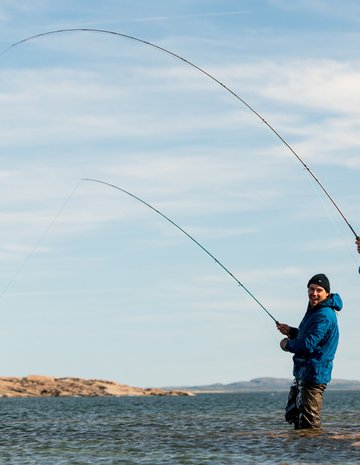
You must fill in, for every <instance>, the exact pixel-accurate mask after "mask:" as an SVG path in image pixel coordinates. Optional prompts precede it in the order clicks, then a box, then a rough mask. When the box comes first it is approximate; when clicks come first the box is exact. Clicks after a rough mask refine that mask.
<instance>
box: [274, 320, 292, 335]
mask: <svg viewBox="0 0 360 465" xmlns="http://www.w3.org/2000/svg"><path fill="white" fill-rule="evenodd" d="M276 327H277V329H278V330H279V331H280V333H281V334H285V336H288V337H289V336H290V326H289V325H286V324H285V323H276Z"/></svg>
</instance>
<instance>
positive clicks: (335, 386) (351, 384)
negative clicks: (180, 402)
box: [173, 377, 360, 393]
mask: <svg viewBox="0 0 360 465" xmlns="http://www.w3.org/2000/svg"><path fill="white" fill-rule="evenodd" d="M292 381H293V380H292V379H287V378H271V377H262V378H254V379H252V380H250V381H237V382H234V383H230V384H222V383H214V384H208V385H202V386H182V387H181V388H179V387H177V388H173V389H186V390H189V391H191V392H194V393H205V392H206V393H226V392H229V393H230V392H245V391H284V390H286V391H287V390H288V389H289V387H290V385H291V383H292ZM328 389H329V390H343V391H345V390H360V381H357V380H346V379H334V380H332V381H331V383H329V385H328Z"/></svg>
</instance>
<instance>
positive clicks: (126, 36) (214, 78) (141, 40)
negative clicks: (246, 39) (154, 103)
mask: <svg viewBox="0 0 360 465" xmlns="http://www.w3.org/2000/svg"><path fill="white" fill-rule="evenodd" d="M66 32H94V33H101V34H110V35H113V36H116V37H122V38H126V39H130V40H134V41H136V42H139V43H142V44H145V45H148V46H150V47H152V48H154V49H156V50H159V51H161V52H165V53H167V54H168V55H171V56H172V57H174V58H176V59H178V60H181V61H182V62H184V63H186V64H187V65H189V66H191V67H192V68H194V69H196V70H197V71H199V72H200V73H202V74H204V75H205V76H207V77H208V78H209V79H211V80H212V81H214V82H215V83H216V84H218V85H220V86H221V87H222V88H223V89H225V90H226V91H227V92H229V93H230V94H231V95H233V96H234V97H235V98H236V99H237V100H239V101H240V102H241V103H242V104H243V105H245V106H246V107H247V108H248V109H249V110H250V111H251V112H252V113H253V114H254V115H256V116H257V117H258V118H259V119H260V120H261V121H262V122H263V123H264V124H265V125H266V126H267V127H268V128H269V129H270V130H271V131H272V132H273V133H274V134H275V136H276V137H277V138H278V139H280V141H281V142H282V143H283V144H285V146H286V147H287V148H288V149H289V150H290V152H291V153H292V154H293V155H294V156H295V157H296V158H297V160H298V161H299V162H300V163H301V164H302V165H303V167H304V168H305V170H306V171H307V172H308V174H309V175H310V176H311V177H312V178H313V179H314V180H315V182H316V183H317V184H318V185H319V187H320V188H321V190H322V191H323V193H324V194H325V195H326V197H327V198H328V200H329V201H330V202H331V203H332V205H333V206H334V207H335V209H336V210H337V212H338V213H339V214H340V216H341V218H342V219H343V220H344V221H345V223H346V225H347V226H348V227H349V229H350V230H351V232H352V233H353V234H354V236H355V238H358V234H357V233H356V232H355V230H354V229H353V227H352V226H351V224H350V223H349V221H348V220H347V218H346V217H345V215H344V213H343V212H342V211H341V209H340V207H339V206H338V205H337V203H336V202H335V200H334V199H333V198H332V197H331V195H330V193H329V192H328V191H327V189H326V188H325V187H324V186H323V184H322V183H321V182H320V181H319V179H318V178H317V177H316V175H315V174H314V172H313V171H312V170H311V169H310V168H309V167H308V166H307V165H306V163H305V162H304V161H303V160H302V158H301V157H300V156H299V155H298V153H297V152H296V151H295V150H294V149H293V148H292V147H291V145H290V144H289V143H288V142H287V141H286V140H285V139H284V138H283V137H282V136H281V135H280V134H279V133H278V132H277V130H276V129H275V128H274V127H273V126H272V125H271V124H270V123H268V122H267V121H266V120H265V119H264V118H263V117H262V116H261V115H260V113H258V112H257V111H256V110H255V108H253V107H252V106H251V105H250V104H249V103H247V102H246V101H245V100H244V99H243V98H241V97H240V96H239V95H238V94H237V93H236V92H234V91H233V90H232V89H230V88H229V87H228V86H226V85H225V84H223V83H222V82H221V81H219V80H218V79H217V78H216V77H215V76H213V75H212V74H210V73H209V72H207V71H206V70H204V69H203V68H201V67H200V66H198V65H196V64H195V63H192V62H191V61H189V60H187V59H186V58H184V57H182V56H180V55H178V54H177V53H174V52H172V51H171V50H168V49H166V48H164V47H161V46H160V45H156V44H154V43H152V42H149V41H147V40H144V39H140V38H138V37H134V36H131V35H128V34H123V33H120V32H115V31H109V30H105V29H94V28H67V29H57V30H53V31H46V32H43V33H40V34H36V35H33V36H30V37H26V38H24V39H22V40H19V41H18V42H15V43H13V44H11V45H10V46H9V47H8V48H7V49H5V50H3V51H2V52H1V53H0V55H3V54H4V53H6V52H7V51H9V50H10V49H12V48H14V47H16V46H18V45H21V44H24V43H25V42H28V41H30V40H34V39H37V38H41V37H45V36H49V35H51V34H60V33H66ZM359 272H360V269H359Z"/></svg>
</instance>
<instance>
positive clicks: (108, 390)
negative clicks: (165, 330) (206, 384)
mask: <svg viewBox="0 0 360 465" xmlns="http://www.w3.org/2000/svg"><path fill="white" fill-rule="evenodd" d="M191 395H194V394H193V393H192V392H190V391H187V390H180V389H169V390H167V389H160V388H140V387H134V386H128V385H126V384H120V383H117V382H115V381H107V380H99V379H82V378H73V377H65V378H55V377H53V376H41V375H29V376H24V377H15V376H14V377H13V376H4V377H0V398H8V397H105V396H107V397H110V396H113V397H119V396H191Z"/></svg>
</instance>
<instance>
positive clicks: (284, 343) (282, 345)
mask: <svg viewBox="0 0 360 465" xmlns="http://www.w3.org/2000/svg"><path fill="white" fill-rule="evenodd" d="M288 340H289V339H288V338H287V337H285V338H284V339H282V340H281V341H280V347H281V348H282V350H284V351H285V352H286V346H287V343H288Z"/></svg>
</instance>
